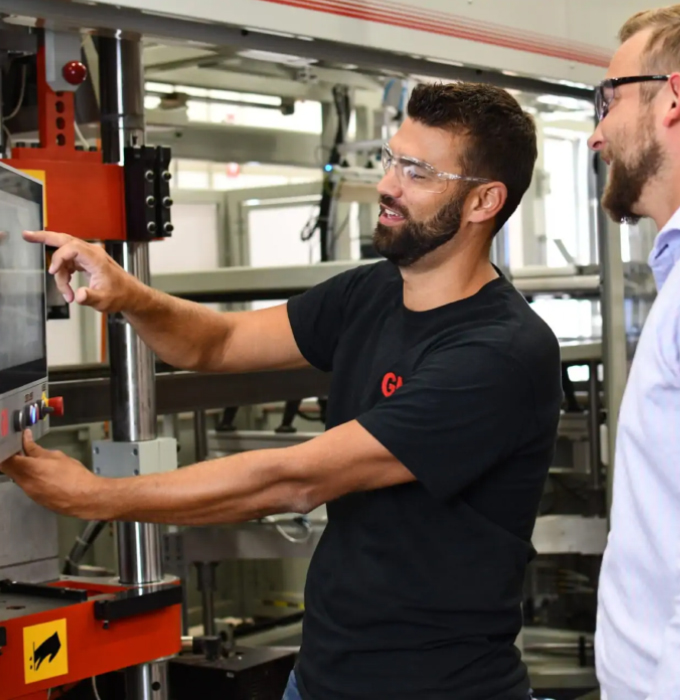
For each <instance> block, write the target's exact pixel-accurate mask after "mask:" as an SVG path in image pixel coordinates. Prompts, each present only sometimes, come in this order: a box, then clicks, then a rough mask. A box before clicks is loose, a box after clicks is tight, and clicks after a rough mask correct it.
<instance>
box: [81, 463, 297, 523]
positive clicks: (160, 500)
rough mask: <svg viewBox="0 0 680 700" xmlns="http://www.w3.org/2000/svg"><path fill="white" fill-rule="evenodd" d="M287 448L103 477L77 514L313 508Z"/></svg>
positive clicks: (182, 519)
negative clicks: (157, 471) (127, 475)
mask: <svg viewBox="0 0 680 700" xmlns="http://www.w3.org/2000/svg"><path fill="white" fill-rule="evenodd" d="M289 454H290V453H289V452H288V451H287V450H281V449H279V450H272V449H270V450H258V451H252V452H244V453H242V454H238V455H234V456H232V457H225V458H222V459H217V460H213V461H210V462H204V463H202V464H197V465H194V466H192V467H185V468H182V469H178V470H177V471H176V472H173V473H171V474H158V475H150V476H142V477H135V478H128V479H101V480H100V481H99V482H98V483H97V486H96V488H95V490H94V493H93V494H92V497H91V498H90V499H88V501H89V502H87V503H82V505H81V506H79V507H78V510H77V512H74V513H73V515H75V516H77V517H80V518H84V519H93V520H96V519H99V520H127V521H138V522H155V523H169V524H173V525H209V524H216V523H237V522H245V521H247V520H252V519H255V518H261V517H264V516H266V515H272V514H275V513H285V512H296V513H300V512H307V510H309V507H310V506H309V503H310V501H309V496H308V487H307V485H306V484H305V480H304V478H303V477H302V475H301V472H299V471H298V470H297V469H296V467H295V466H294V465H293V464H292V463H291V460H290V458H289V456H288V455H289Z"/></svg>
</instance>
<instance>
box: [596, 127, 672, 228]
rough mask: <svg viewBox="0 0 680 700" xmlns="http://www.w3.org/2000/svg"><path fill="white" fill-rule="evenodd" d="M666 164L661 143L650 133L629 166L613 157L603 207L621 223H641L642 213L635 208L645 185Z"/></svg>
mask: <svg viewBox="0 0 680 700" xmlns="http://www.w3.org/2000/svg"><path fill="white" fill-rule="evenodd" d="M662 163H663V154H662V152H661V146H660V145H659V142H658V141H657V140H656V138H655V137H654V136H653V135H652V134H651V133H650V134H649V138H648V140H647V142H646V143H645V144H644V146H643V147H642V150H641V151H640V152H639V153H638V154H637V157H636V158H635V161H634V162H633V163H632V164H630V165H628V164H627V163H624V162H623V161H622V160H619V159H613V160H612V165H611V170H610V172H609V182H608V183H607V187H606V189H605V191H604V196H603V197H602V206H603V207H604V208H605V210H606V211H607V213H608V214H609V216H610V217H611V218H612V219H613V220H614V221H616V222H617V223H626V224H637V222H638V221H640V218H641V217H640V215H639V214H635V213H634V212H633V207H634V206H635V205H636V204H637V203H638V202H639V201H640V197H641V196H642V191H643V190H644V187H645V185H646V184H647V183H648V182H649V181H650V180H651V179H652V178H653V177H654V176H655V175H656V174H657V173H658V172H659V169H660V168H661V165H662Z"/></svg>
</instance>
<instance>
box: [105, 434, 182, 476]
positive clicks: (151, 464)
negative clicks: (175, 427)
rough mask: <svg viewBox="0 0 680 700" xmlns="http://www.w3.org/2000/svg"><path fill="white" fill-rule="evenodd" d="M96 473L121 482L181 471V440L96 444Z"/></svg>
mask: <svg viewBox="0 0 680 700" xmlns="http://www.w3.org/2000/svg"><path fill="white" fill-rule="evenodd" d="M92 452H93V461H92V465H93V471H94V473H95V474H98V475H99V476H104V477H108V478H110V479H121V478H124V477H129V476H143V475H145V474H160V473H162V472H171V471H174V470H175V469H177V440H175V439H174V438H165V437H163V438H157V439H156V440H147V441H144V442H108V441H101V442H95V443H94V444H93V446H92Z"/></svg>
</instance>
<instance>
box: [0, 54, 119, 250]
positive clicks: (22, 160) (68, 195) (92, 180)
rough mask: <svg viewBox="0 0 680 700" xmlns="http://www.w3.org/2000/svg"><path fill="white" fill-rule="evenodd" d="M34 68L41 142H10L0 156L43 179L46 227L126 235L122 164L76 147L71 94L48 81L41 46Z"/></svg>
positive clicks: (80, 234)
mask: <svg viewBox="0 0 680 700" xmlns="http://www.w3.org/2000/svg"><path fill="white" fill-rule="evenodd" d="M37 69H38V70H37V72H38V115H39V117H38V125H39V131H40V148H13V149H12V158H11V159H8V160H5V161H4V162H5V163H7V164H8V165H11V166H12V167H14V168H17V169H18V170H23V171H26V172H28V173H29V174H32V175H34V176H36V177H38V178H39V179H41V180H43V182H44V183H45V198H46V201H45V215H46V220H47V221H46V227H49V228H50V229H51V230H53V231H64V232H68V233H69V234H71V235H72V236H76V237H77V238H83V239H86V240H98V241H117V240H125V237H126V231H125V229H126V227H125V189H124V174H123V168H121V167H120V166H118V165H110V164H105V163H103V162H102V154H101V152H100V151H92V152H88V151H78V150H76V141H75V127H74V124H75V107H74V94H73V93H72V92H58V93H57V92H54V90H52V88H51V87H50V86H49V85H48V83H47V76H46V66H45V51H44V48H42V47H41V48H40V49H39V51H38V57H37Z"/></svg>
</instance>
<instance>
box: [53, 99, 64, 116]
mask: <svg viewBox="0 0 680 700" xmlns="http://www.w3.org/2000/svg"><path fill="white" fill-rule="evenodd" d="M55 107H56V110H57V112H59V114H63V113H64V110H65V109H66V108H65V107H64V103H63V102H62V101H61V100H59V101H58V102H57V103H56V105H55Z"/></svg>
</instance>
